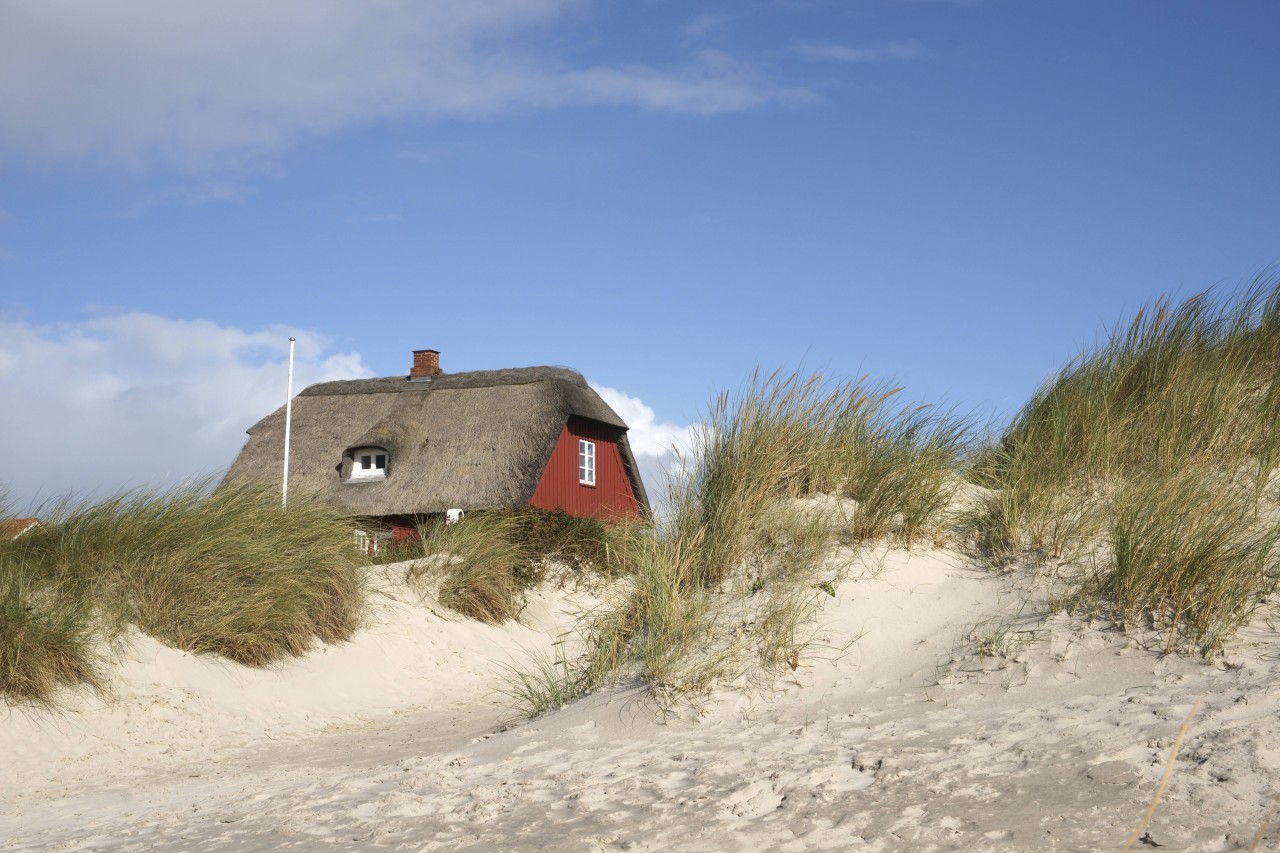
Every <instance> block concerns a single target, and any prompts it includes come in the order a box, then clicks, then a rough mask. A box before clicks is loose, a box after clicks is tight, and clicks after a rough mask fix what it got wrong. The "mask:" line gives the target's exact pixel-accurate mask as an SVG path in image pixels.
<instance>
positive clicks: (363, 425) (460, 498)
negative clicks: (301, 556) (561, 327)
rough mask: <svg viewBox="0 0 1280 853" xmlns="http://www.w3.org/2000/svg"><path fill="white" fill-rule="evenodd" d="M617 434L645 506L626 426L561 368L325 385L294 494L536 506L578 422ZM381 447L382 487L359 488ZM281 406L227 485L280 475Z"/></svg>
mask: <svg viewBox="0 0 1280 853" xmlns="http://www.w3.org/2000/svg"><path fill="white" fill-rule="evenodd" d="M574 415H576V416H578V417H581V418H587V419H590V420H593V421H597V422H599V423H602V424H605V425H607V426H610V427H613V428H615V429H616V430H617V434H618V447H619V451H620V452H621V454H622V458H623V463H624V465H625V466H626V468H627V474H628V477H629V479H630V480H631V485H632V489H633V491H634V492H635V494H636V496H637V499H638V500H639V501H640V504H641V506H642V507H644V509H645V510H646V511H647V509H648V500H647V497H646V496H645V492H644V486H643V485H642V484H641V482H640V477H639V473H638V471H637V469H636V464H635V459H634V458H633V456H632V454H631V449H630V446H629V445H628V443H627V440H626V434H625V433H626V429H627V425H626V424H625V423H624V422H623V421H622V419H621V418H619V417H618V415H617V413H616V412H614V411H613V409H611V408H609V406H608V404H606V403H605V402H604V400H602V399H600V397H599V395H597V394H596V393H595V392H594V391H592V390H591V388H590V387H588V385H587V383H586V380H584V379H583V378H582V375H581V374H579V373H577V372H575V371H572V370H568V369H566V368H559V367H529V368H519V369H513V370H485V371H475V372H471V373H456V374H440V375H438V376H436V377H435V378H434V379H431V380H408V379H406V378H405V377H402V376H391V377H383V378H379V379H356V380H349V381H341V382H324V383H320V384H318V385H312V386H310V387H308V388H307V389H306V390H304V391H302V393H300V394H299V395H298V396H297V398H296V399H295V400H294V402H293V432H292V437H291V450H290V454H289V455H290V463H289V488H290V489H291V490H294V489H297V490H300V491H309V492H317V493H319V494H320V495H321V496H322V497H323V498H324V499H325V500H326V501H327V502H329V503H330V504H332V505H333V506H335V507H336V508H338V509H340V510H342V511H344V512H348V513H350V514H352V515H359V516H383V515H418V514H425V513H437V512H444V511H445V510H447V509H450V508H452V507H460V508H462V509H468V510H469V509H484V508H495V507H500V508H516V507H524V506H528V504H529V500H530V499H531V498H532V497H533V493H534V490H535V489H536V488H537V485H538V480H539V479H540V477H541V476H542V472H543V469H544V468H545V467H546V464H547V460H548V458H549V457H550V456H551V451H552V449H553V448H554V447H555V444H556V441H557V439H559V437H560V433H561V430H562V429H563V428H564V426H565V424H566V423H567V422H568V420H569V418H570V417H571V416H574ZM361 447H380V448H384V449H385V450H386V451H387V454H388V456H389V462H388V467H387V476H386V479H385V480H373V481H368V480H364V481H360V480H357V481H351V480H349V479H348V478H349V476H350V474H351V467H352V463H353V460H352V451H353V450H355V449H357V448H361ZM283 450H284V407H283V406H281V407H280V408H279V409H277V410H276V411H275V412H273V413H272V414H270V415H268V416H267V417H266V418H263V419H262V420H261V421H259V422H258V423H256V424H254V425H253V426H252V427H250V428H249V441H248V443H247V444H246V445H245V447H244V449H243V450H241V451H240V455H239V457H237V458H236V461H235V463H234V464H233V465H232V466H231V470H230V471H229V472H228V473H227V481H228V482H232V481H244V480H259V479H266V480H270V479H272V478H279V476H280V473H281V464H282V458H283Z"/></svg>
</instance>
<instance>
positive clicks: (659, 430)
mask: <svg viewBox="0 0 1280 853" xmlns="http://www.w3.org/2000/svg"><path fill="white" fill-rule="evenodd" d="M591 387H592V388H594V389H595V391H596V393H597V394H599V395H600V397H601V398H602V399H603V400H604V401H605V402H606V403H608V404H609V406H610V407H611V408H612V409H613V410H614V411H615V412H617V413H618V415H619V416H620V417H621V418H622V419H623V420H624V421H626V423H627V426H628V428H629V429H628V430H627V441H628V443H629V444H630V445H631V451H632V453H634V454H635V457H636V464H637V465H638V466H639V468H640V477H641V479H642V480H644V484H645V490H646V491H647V492H648V493H649V503H650V505H651V506H652V507H653V511H654V512H655V513H656V514H657V515H658V517H660V518H661V517H663V516H664V515H665V513H666V509H667V507H666V494H665V487H666V484H667V479H668V477H670V476H671V475H672V474H673V473H674V472H675V471H676V469H677V465H678V464H679V462H680V460H681V459H682V458H688V455H689V451H690V450H691V449H692V447H693V446H694V439H695V434H696V431H697V429H698V428H697V426H696V425H695V426H680V425H678V424H674V423H672V422H671V421H659V420H658V418H657V415H656V414H655V413H654V411H653V409H652V408H651V407H650V406H648V405H646V404H645V403H644V401H642V400H640V399H639V398H637V397H632V396H630V395H628V394H626V393H624V392H622V391H619V390H617V389H615V388H608V387H606V386H603V385H597V384H595V383H594V382H593V383H591Z"/></svg>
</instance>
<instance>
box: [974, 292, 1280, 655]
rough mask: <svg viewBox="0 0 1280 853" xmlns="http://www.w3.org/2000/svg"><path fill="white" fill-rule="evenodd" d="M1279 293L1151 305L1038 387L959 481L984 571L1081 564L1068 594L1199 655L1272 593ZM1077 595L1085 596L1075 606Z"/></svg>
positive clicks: (1279, 452)
mask: <svg viewBox="0 0 1280 853" xmlns="http://www.w3.org/2000/svg"><path fill="white" fill-rule="evenodd" d="M1278 463H1280V284H1277V282H1275V281H1272V280H1268V279H1259V280H1258V281H1255V282H1254V283H1253V284H1252V285H1251V286H1249V287H1247V288H1245V289H1244V290H1243V291H1239V292H1235V293H1222V292H1215V291H1210V292H1206V293H1202V294H1199V295H1197V296H1194V297H1192V298H1190V299H1188V300H1186V301H1185V302H1182V303H1180V304H1176V305H1175V304H1173V303H1172V302H1171V301H1170V300H1168V299H1160V300H1158V301H1156V302H1155V303H1154V304H1152V305H1150V306H1148V307H1146V308H1143V309H1142V310H1141V311H1139V312H1138V313H1137V315H1136V316H1135V317H1134V318H1133V319H1132V320H1131V321H1130V322H1129V323H1128V324H1127V325H1121V326H1117V327H1116V328H1114V329H1112V330H1111V331H1110V332H1108V333H1107V335H1106V336H1105V337H1104V338H1103V340H1102V341H1101V342H1100V343H1098V344H1097V345H1096V346H1094V347H1093V348H1091V349H1089V350H1087V351H1085V352H1083V353H1082V354H1081V355H1079V356H1078V357H1077V358H1075V359H1074V360H1073V361H1071V362H1070V363H1069V364H1068V365H1067V366H1066V367H1065V368H1063V369H1062V370H1061V371H1059V373H1058V374H1057V375H1056V376H1054V377H1053V378H1052V379H1050V380H1049V381H1048V382H1047V383H1046V384H1045V385H1044V386H1043V387H1042V388H1041V389H1040V390H1039V391H1038V392H1037V393H1036V394H1035V395H1034V396H1033V397H1032V399H1031V400H1030V401H1029V402H1028V403H1027V405H1026V406H1024V407H1023V409H1022V410H1021V411H1020V412H1019V413H1018V414H1017V416H1016V417H1015V418H1014V419H1013V422H1012V423H1011V424H1010V426H1009V427H1008V429H1007V430H1006V431H1005V432H1004V434H1003V436H1001V437H1000V439H999V441H998V442H995V443H993V444H991V445H990V446H988V447H987V448H985V449H984V450H983V451H982V452H980V453H978V454H977V455H976V461H975V465H974V469H973V476H974V478H975V479H976V480H977V481H978V482H979V483H980V484H982V485H984V486H987V487H989V488H992V489H993V490H995V491H994V492H993V494H992V495H991V497H990V498H989V499H988V501H987V502H986V503H985V505H983V506H982V507H980V508H978V510H977V511H976V512H975V513H974V517H973V518H972V519H971V521H972V523H973V526H974V528H975V529H976V531H977V532H978V538H979V542H980V544H981V545H982V547H983V548H984V549H985V550H986V551H987V552H988V553H989V554H991V555H992V556H993V557H995V558H996V559H997V560H1004V559H1011V558H1014V557H1018V556H1019V555H1021V556H1024V557H1025V556H1030V557H1031V558H1032V559H1033V560H1036V561H1038V562H1039V563H1040V564H1041V565H1050V564H1053V563H1055V562H1059V561H1067V562H1075V563H1078V564H1087V565H1089V566H1091V567H1092V570H1091V571H1088V572H1085V573H1084V574H1082V575H1081V576H1080V584H1081V589H1080V591H1081V592H1082V593H1087V594H1088V596H1092V597H1094V598H1098V597H1100V598H1101V600H1102V601H1103V602H1105V603H1107V604H1108V605H1109V606H1111V607H1113V608H1115V609H1116V610H1117V611H1118V612H1119V613H1120V614H1121V615H1122V616H1125V617H1126V618H1127V619H1128V620H1129V621H1135V620H1137V619H1138V618H1139V616H1140V615H1141V616H1144V617H1145V618H1148V619H1150V620H1153V621H1157V622H1161V623H1168V624H1170V625H1171V626H1172V627H1171V631H1172V633H1171V637H1170V647H1172V646H1173V645H1177V644H1178V643H1180V642H1182V641H1183V640H1185V641H1187V642H1189V643H1191V644H1194V645H1195V646H1197V647H1198V648H1200V649H1201V651H1203V652H1205V653H1209V652H1212V651H1213V650H1215V649H1216V648H1218V647H1219V646H1220V645H1221V643H1222V642H1224V641H1225V639H1226V638H1227V637H1228V636H1229V635H1230V633H1231V632H1232V631H1233V630H1234V629H1235V627H1237V626H1238V625H1239V624H1240V621H1241V620H1242V619H1243V618H1245V617H1246V615H1247V612H1248V611H1249V609H1250V608H1251V607H1252V606H1253V604H1255V603H1256V602H1257V601H1258V599H1259V598H1260V597H1261V596H1263V595H1265V594H1266V593H1267V592H1268V591H1270V590H1272V589H1274V587H1275V583H1276V569H1275V564H1274V560H1273V557H1272V555H1273V552H1274V546H1275V543H1276V539H1277V529H1276V523H1275V520H1274V518H1273V517H1272V516H1271V513H1272V512H1273V510H1274V507H1275V500H1274V498H1275V496H1274V495H1269V494H1268V492H1267V489H1268V484H1269V483H1270V482H1271V478H1272V476H1273V474H1274V472H1275V470H1276V467H1277V464H1278ZM1088 596H1086V597H1088Z"/></svg>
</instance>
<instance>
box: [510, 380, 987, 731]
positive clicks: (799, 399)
mask: <svg viewBox="0 0 1280 853" xmlns="http://www.w3.org/2000/svg"><path fill="white" fill-rule="evenodd" d="M898 390H899V389H892V388H886V387H883V386H876V385H870V384H868V383H866V382H865V381H854V382H846V383H839V384H830V383H826V382H824V381H823V380H822V378H821V377H819V376H812V377H804V376H801V375H800V374H793V375H790V376H784V375H781V374H779V373H774V374H772V375H768V376H765V375H762V374H759V373H757V374H756V375H755V376H754V377H753V379H752V380H751V382H750V383H748V384H747V385H746V386H745V387H744V388H743V389H742V391H740V392H739V393H738V394H736V395H730V394H722V395H720V396H718V397H717V398H716V400H715V401H714V402H713V404H712V406H711V409H710V412H709V413H708V416H707V418H706V421H705V423H704V424H703V426H702V428H701V429H700V430H699V432H698V434H697V436H696V438H695V441H694V446H693V448H692V450H691V452H690V453H689V455H688V458H687V459H685V460H684V465H683V468H682V470H681V471H680V472H679V473H678V474H677V475H676V476H674V477H673V478H671V480H670V481H669V482H668V483H667V484H666V485H667V501H666V503H667V507H668V515H669V518H668V519H667V520H666V522H665V523H663V524H661V525H657V526H651V527H648V528H645V529H644V530H643V531H641V532H640V533H639V535H634V536H632V537H630V538H629V539H628V540H626V541H625V542H624V543H622V544H621V545H620V546H619V557H618V565H619V566H620V568H621V570H622V572H623V573H624V578H625V585H624V587H623V591H622V593H621V594H620V597H619V599H618V600H617V601H614V602H612V603H611V606H609V607H608V608H607V609H606V610H605V611H604V612H603V613H601V614H600V615H598V616H597V617H596V618H595V619H594V620H592V621H591V622H590V624H589V625H588V626H587V628H586V629H585V634H584V637H583V641H584V642H583V652H582V654H580V655H578V656H577V657H576V658H574V659H572V660H566V659H564V658H563V657H561V658H559V659H556V660H544V661H541V662H539V664H538V665H536V666H535V667H534V669H533V670H532V671H530V672H525V673H520V674H517V675H516V676H514V677H513V679H512V684H511V693H512V695H513V696H514V697H515V698H516V700H517V704H518V706H519V707H520V708H521V709H522V710H523V712H524V713H527V714H537V713H541V712H543V711H545V710H548V709H549V708H550V707H555V706H556V705H557V704H559V703H562V702H564V701H567V699H569V698H573V697H576V696H579V695H582V694H584V693H588V692H591V691H593V690H596V689H598V688H599V687H601V686H604V685H606V684H609V683H612V682H615V681H618V680H620V679H626V678H632V677H637V678H639V679H641V680H642V681H643V682H644V683H646V684H647V685H648V687H649V689H650V691H651V693H652V695H653V696H654V697H655V698H656V699H657V700H658V701H659V702H660V703H661V704H663V705H669V704H670V703H672V702H675V701H678V700H681V699H684V698H688V697H693V696H697V695H699V694H701V693H703V692H705V691H706V690H707V689H708V688H709V687H710V686H712V685H713V684H715V683H721V682H725V681H731V680H734V679H739V678H743V677H750V676H751V674H752V673H760V674H763V675H764V676H765V677H766V678H767V677H769V676H770V675H772V674H776V673H779V672H784V671H786V670H788V669H794V668H796V667H797V666H798V665H799V660H800V657H801V655H802V654H803V653H804V651H805V650H806V649H807V648H809V647H810V646H811V644H812V643H813V642H814V635H813V631H812V627H811V625H812V617H813V615H814V613H815V611H816V609H817V607H818V606H819V603H820V601H821V600H822V599H824V598H826V597H828V596H829V595H830V594H831V593H832V591H833V589H834V582H835V581H836V580H838V579H839V578H838V575H836V574H833V570H832V569H830V568H828V567H827V566H826V565H825V563H824V561H825V559H826V555H827V553H828V552H829V549H830V546H831V545H832V544H834V543H835V542H836V541H837V540H843V541H846V542H848V541H860V540H862V539H866V538H875V537H880V536H884V535H887V534H889V533H891V532H892V533H894V534H896V535H898V536H900V537H902V538H903V539H904V540H907V541H909V540H910V539H911V538H913V537H915V536H918V535H919V534H920V533H921V532H922V531H923V530H925V529H926V528H929V527H930V526H934V527H937V526H940V525H941V524H942V511H943V509H944V507H945V505H946V503H947V501H948V500H949V495H950V490H951V489H953V488H954V485H953V484H954V483H955V482H957V481H958V471H959V467H960V464H961V457H962V453H963V450H964V446H965V441H966V438H965V437H966V436H967V434H968V428H967V426H966V425H965V424H963V423H962V422H960V421H958V420H956V419H954V418H952V417H951V416H949V415H946V414H944V413H939V412H936V411H934V410H931V409H922V408H914V407H902V406H900V405H899V404H898V403H897V402H896V395H897V394H898ZM817 494H824V495H828V496H843V497H853V498H855V500H857V501H859V502H860V503H859V504H858V505H857V506H858V509H857V510H856V511H854V513H853V519H843V518H838V517H832V516H830V515H824V514H823V513H821V512H816V513H815V512H809V511H806V510H804V509H803V508H801V507H800V506H799V505H798V504H797V503H796V501H795V499H797V498H803V497H806V496H810V495H817ZM864 504H865V506H866V509H865V510H864V509H862V507H863V505H864Z"/></svg>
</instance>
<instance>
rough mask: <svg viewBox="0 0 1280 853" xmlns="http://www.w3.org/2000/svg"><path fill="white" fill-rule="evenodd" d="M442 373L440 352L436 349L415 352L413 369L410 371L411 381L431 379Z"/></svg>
mask: <svg viewBox="0 0 1280 853" xmlns="http://www.w3.org/2000/svg"><path fill="white" fill-rule="evenodd" d="M437 373H440V351H439V350H434V349H416V350H414V351H413V367H411V368H410V369H409V378H410V379H430V378H431V377H432V376H435V375H436V374H437Z"/></svg>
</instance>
